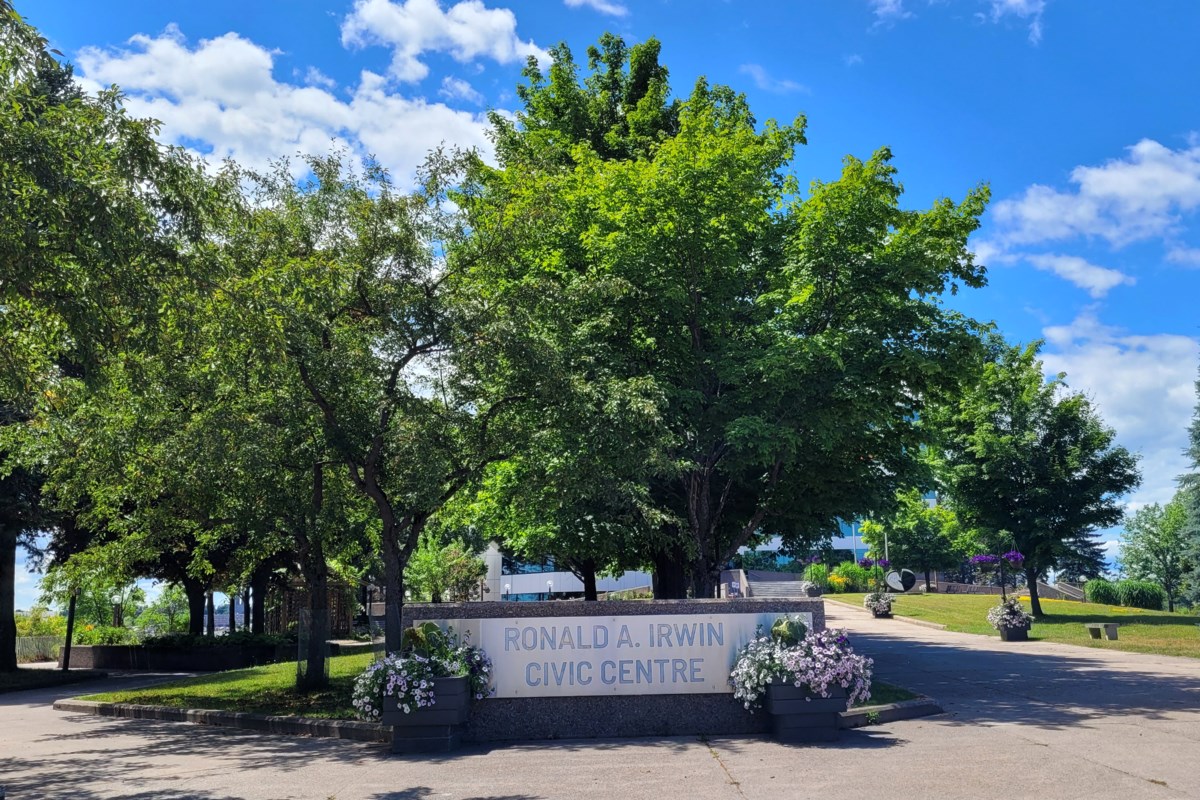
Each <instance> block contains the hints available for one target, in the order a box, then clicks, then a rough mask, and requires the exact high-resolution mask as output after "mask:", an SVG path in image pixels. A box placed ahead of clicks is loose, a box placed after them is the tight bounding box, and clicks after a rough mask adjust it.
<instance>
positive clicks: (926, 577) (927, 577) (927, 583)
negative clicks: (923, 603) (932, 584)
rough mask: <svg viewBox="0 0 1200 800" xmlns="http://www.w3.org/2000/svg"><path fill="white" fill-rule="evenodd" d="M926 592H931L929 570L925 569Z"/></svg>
mask: <svg viewBox="0 0 1200 800" xmlns="http://www.w3.org/2000/svg"><path fill="white" fill-rule="evenodd" d="M925 593H926V594H929V570H928V569H926V570H925Z"/></svg>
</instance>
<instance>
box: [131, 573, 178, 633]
mask: <svg viewBox="0 0 1200 800" xmlns="http://www.w3.org/2000/svg"><path fill="white" fill-rule="evenodd" d="M134 625H136V626H137V628H138V630H140V631H143V635H145V632H147V631H153V633H154V635H155V636H167V635H169V634H172V633H186V632H187V630H188V600H187V595H186V594H184V591H183V587H181V586H176V585H175V584H171V583H168V584H166V585H164V586H163V587H162V591H161V592H159V593H158V597H156V598H154V600H153V601H152V602H151V603H149V604H148V605H147V606H146V607H145V608H143V609H142V610H141V612H140V613H139V614H138V615H137V618H136V619H135V620H134Z"/></svg>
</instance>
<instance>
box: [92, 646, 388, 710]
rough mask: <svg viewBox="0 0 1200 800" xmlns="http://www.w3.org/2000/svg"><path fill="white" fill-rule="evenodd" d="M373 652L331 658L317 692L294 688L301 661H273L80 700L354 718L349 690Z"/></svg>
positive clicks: (95, 695)
mask: <svg viewBox="0 0 1200 800" xmlns="http://www.w3.org/2000/svg"><path fill="white" fill-rule="evenodd" d="M372 658H373V654H371V653H356V654H354V655H348V656H334V657H333V658H331V659H329V684H330V685H329V688H328V689H326V690H324V691H321V692H314V693H312V694H299V693H298V692H296V690H295V685H296V662H294V661H289V662H285V663H282V664H270V665H267V666H264V667H251V668H250V669H235V670H230V671H228V672H217V673H214V674H211V675H201V676H199V677H196V678H187V679H185V680H181V681H175V682H173V683H164V684H161V685H159V686H151V687H148V688H146V689H134V690H131V691H126V692H107V693H105V694H92V695H87V696H86V697H81V698H79V699H80V700H95V701H98V702H102V703H139V704H142V705H151V706H170V707H172V708H208V709H215V710H218V711H249V712H253V713H257V714H277V715H281V716H297V717H321V718H330V719H353V718H354V709H353V707H351V705H350V692H351V690H352V688H353V685H354V679H355V678H356V677H358V674H359V673H360V672H362V671H363V670H364V669H366V667H367V665H368V664H370V663H371V659H372Z"/></svg>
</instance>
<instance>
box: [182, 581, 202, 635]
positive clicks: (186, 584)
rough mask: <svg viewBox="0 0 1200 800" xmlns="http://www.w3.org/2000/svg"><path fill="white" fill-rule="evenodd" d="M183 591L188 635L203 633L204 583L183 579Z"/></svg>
mask: <svg viewBox="0 0 1200 800" xmlns="http://www.w3.org/2000/svg"><path fill="white" fill-rule="evenodd" d="M183 593H184V594H185V595H187V604H188V635H189V636H203V635H204V601H205V593H204V585H203V584H202V583H200V581H197V580H194V579H192V578H184V579H183Z"/></svg>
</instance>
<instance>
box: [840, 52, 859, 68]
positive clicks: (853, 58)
mask: <svg viewBox="0 0 1200 800" xmlns="http://www.w3.org/2000/svg"><path fill="white" fill-rule="evenodd" d="M842 63H844V64H845V65H846V66H847V67H857V66H858V65H859V64H861V63H863V57H862V56H860V55H859V54H858V53H851V54H850V55H848V56H842Z"/></svg>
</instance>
